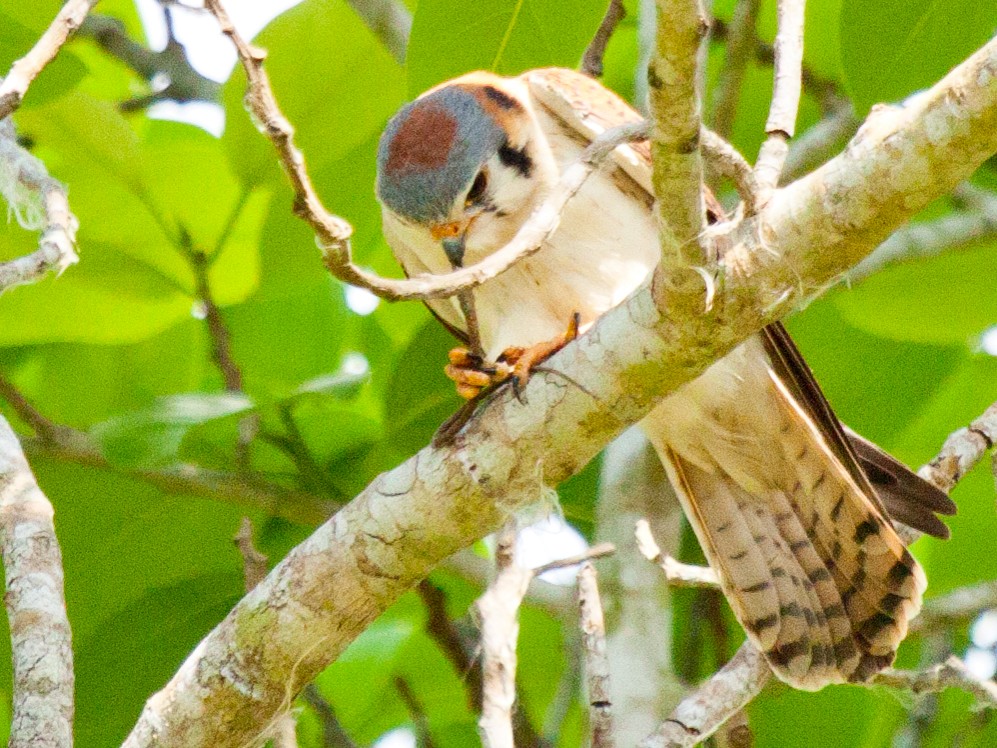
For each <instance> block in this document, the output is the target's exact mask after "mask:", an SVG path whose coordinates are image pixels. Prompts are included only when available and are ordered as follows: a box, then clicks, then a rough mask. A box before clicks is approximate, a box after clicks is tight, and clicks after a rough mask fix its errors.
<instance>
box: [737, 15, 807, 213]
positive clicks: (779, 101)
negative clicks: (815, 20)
mask: <svg viewBox="0 0 997 748" xmlns="http://www.w3.org/2000/svg"><path fill="white" fill-rule="evenodd" d="M777 8H778V11H777V13H778V18H779V31H778V32H777V33H776V37H775V81H774V83H773V87H772V104H771V106H770V107H769V117H768V120H767V121H766V122H765V133H766V135H767V137H766V139H765V142H764V143H762V148H761V150H760V151H759V152H758V160H757V161H756V162H755V179H756V180H757V182H758V187H759V194H758V200H759V202H758V203H757V205H755V206H749V208H751V209H754V210H757V209H758V208H759V207H760V206H762V205H764V204H765V203H766V202H768V199H769V197H771V194H772V191H773V190H775V188H776V186H777V185H778V184H779V176H780V175H781V174H782V167H783V164H785V162H786V156H787V154H788V153H789V139H790V138H791V137H793V134H794V132H795V131H796V113H797V111H798V110H799V108H800V92H801V90H802V87H803V83H802V76H803V16H804V13H803V10H804V0H779V2H778V4H777Z"/></svg>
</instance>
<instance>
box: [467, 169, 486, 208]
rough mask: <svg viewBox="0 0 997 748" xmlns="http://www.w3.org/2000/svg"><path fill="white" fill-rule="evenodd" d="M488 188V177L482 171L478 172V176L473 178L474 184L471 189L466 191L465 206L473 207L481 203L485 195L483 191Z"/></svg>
mask: <svg viewBox="0 0 997 748" xmlns="http://www.w3.org/2000/svg"><path fill="white" fill-rule="evenodd" d="M487 187H488V175H487V174H485V172H484V170H481V171H479V172H478V176H476V177H475V178H474V184H472V185H471V189H470V190H468V193H467V197H466V198H465V200H464V204H465V205H474V204H475V203H479V202H481V198H482V197H484V195H485V189H486V188H487Z"/></svg>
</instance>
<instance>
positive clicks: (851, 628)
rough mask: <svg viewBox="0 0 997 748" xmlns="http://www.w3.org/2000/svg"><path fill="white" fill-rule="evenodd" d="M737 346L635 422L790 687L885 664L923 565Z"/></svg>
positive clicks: (902, 631) (795, 406)
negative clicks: (663, 467) (716, 363)
mask: <svg viewBox="0 0 997 748" xmlns="http://www.w3.org/2000/svg"><path fill="white" fill-rule="evenodd" d="M767 360H768V359H767V358H766V357H765V354H764V352H763V350H762V347H761V345H760V344H758V343H751V342H749V343H748V344H746V345H745V346H743V347H742V348H741V349H738V351H735V354H732V356H731V357H729V359H725V360H724V361H722V362H720V364H718V365H716V366H715V367H713V368H711V369H710V370H709V371H707V372H706V374H705V375H704V376H702V377H700V379H699V380H696V382H694V383H692V385H691V386H687V387H686V388H685V389H684V390H683V391H682V392H681V393H679V394H678V395H676V396H673V397H672V398H669V399H667V400H665V401H664V402H663V403H662V404H661V405H659V406H658V407H657V408H656V409H655V410H654V411H652V413H651V414H650V415H649V416H648V417H647V418H646V419H645V421H644V428H645V430H646V431H647V432H648V436H649V437H650V439H651V441H652V442H653V443H654V445H655V447H656V448H657V450H658V453H659V455H660V456H661V458H662V462H663V463H664V464H665V467H666V469H667V471H668V474H669V477H670V478H671V480H672V483H673V484H674V486H675V488H676V491H677V492H678V494H679V497H680V499H681V501H682V503H683V506H684V508H685V510H686V514H687V515H688V517H689V520H690V523H691V524H692V526H693V528H694V530H695V532H696V535H697V537H698V538H699V540H700V544H701V545H702V547H703V550H704V552H705V553H706V556H707V558H708V559H709V561H710V564H711V565H712V566H713V567H714V569H716V571H717V573H718V576H719V578H720V581H721V585H722V587H723V589H724V592H725V594H726V596H727V598H728V600H729V601H730V603H731V607H732V609H733V611H734V614H735V615H736V616H737V618H738V620H739V621H740V622H741V624H742V625H743V626H744V628H745V631H746V632H747V634H748V636H749V638H750V639H751V640H752V641H754V642H755V644H756V645H757V646H758V647H759V649H760V650H761V651H762V652H764V654H765V656H766V657H767V659H768V661H769V663H770V665H771V666H772V669H773V671H774V672H775V673H776V674H777V675H778V676H779V677H780V678H781V679H782V680H785V681H786V682H788V683H790V684H791V685H794V686H796V687H798V688H803V689H808V690H815V689H818V688H821V687H822V686H824V685H827V684H828V683H841V682H847V681H861V680H865V679H867V678H868V677H870V676H871V675H872V674H874V673H876V672H878V671H879V670H881V669H882V668H883V667H885V666H887V665H889V664H890V663H891V662H892V661H893V658H894V656H895V654H896V650H897V647H898V646H899V644H900V642H901V641H902V640H903V638H904V637H905V636H906V634H907V627H908V623H909V621H910V620H911V618H913V617H914V616H915V615H917V612H918V611H919V610H920V607H921V596H922V593H923V592H924V588H925V586H926V580H925V577H924V573H923V571H922V570H921V568H920V566H918V564H917V562H916V561H915V560H914V558H913V556H911V554H910V553H909V551H908V550H907V549H906V547H905V546H904V544H903V542H902V541H901V539H900V538H899V536H898V535H897V534H896V532H895V531H894V530H893V527H892V525H891V524H890V523H889V520H888V519H887V518H886V516H885V514H884V512H883V510H882V505H881V504H880V502H879V500H878V498H877V497H876V495H875V492H874V490H873V489H872V487H871V486H870V485H869V484H868V481H866V480H863V476H864V474H862V473H861V470H860V469H858V468H857V467H856V466H855V465H850V466H846V465H844V464H842V459H843V457H842V453H841V450H836V449H834V448H833V447H832V446H831V445H830V444H829V443H828V440H826V439H825V437H824V434H823V433H822V432H821V430H820V429H819V428H818V426H817V425H816V423H815V422H814V420H813V419H812V418H811V417H810V416H809V415H808V413H807V411H806V410H805V409H804V408H803V407H802V406H801V405H800V403H799V402H797V400H796V399H795V398H794V397H793V396H792V394H791V393H790V392H789V391H788V390H787V389H786V388H785V387H784V386H783V384H782V382H781V381H780V379H779V377H778V376H776V375H774V373H773V372H772V369H771V367H769V366H768V365H767V363H766V362H767Z"/></svg>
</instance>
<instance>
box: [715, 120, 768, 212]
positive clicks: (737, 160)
mask: <svg viewBox="0 0 997 748" xmlns="http://www.w3.org/2000/svg"><path fill="white" fill-rule="evenodd" d="M701 145H702V148H703V157H704V159H705V160H706V162H707V164H708V165H709V166H710V167H711V168H712V169H713V171H714V172H716V173H717V174H718V175H720V176H722V177H727V178H728V179H729V180H730V181H732V182H733V183H734V188H735V189H736V190H737V194H738V196H739V197H740V198H741V201H742V202H743V203H744V204H745V205H752V204H753V203H754V201H755V200H756V193H757V191H758V186H757V184H756V183H755V174H754V172H753V171H752V170H751V164H749V163H748V162H747V160H745V158H744V156H742V155H741V153H740V151H738V150H737V149H736V148H735V147H734V146H733V145H731V144H730V143H729V142H727V141H726V140H725V139H724V138H723V137H721V136H720V135H718V134H717V133H715V132H713V131H712V130H710V129H708V128H706V127H704V128H703V130H702V142H701Z"/></svg>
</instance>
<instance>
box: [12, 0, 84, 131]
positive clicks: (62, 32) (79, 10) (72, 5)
mask: <svg viewBox="0 0 997 748" xmlns="http://www.w3.org/2000/svg"><path fill="white" fill-rule="evenodd" d="M96 4H97V0H69V2H67V3H66V4H65V5H63V6H62V9H61V10H60V11H59V14H58V15H57V16H56V17H55V20H53V21H52V23H51V25H50V26H49V27H48V28H47V29H46V30H45V33H44V34H42V36H41V38H40V39H39V40H38V41H37V42H36V43H35V46H33V47H32V48H31V49H30V50H29V52H28V53H27V54H26V55H25V56H24V57H22V58H21V59H20V60H15V61H14V64H13V65H11V67H10V72H9V73H7V76H6V77H5V78H4V79H3V81H0V120H2V119H4V118H5V117H7V116H8V115H9V114H10V113H11V112H13V111H14V110H15V109H17V108H18V107H19V106H20V105H21V102H22V101H23V100H24V94H26V93H27V92H28V87H29V86H30V85H31V82H32V81H33V80H34V79H35V78H37V77H38V74H39V73H40V72H41V71H42V70H43V69H44V68H45V66H46V65H48V64H49V63H50V62H51V61H52V60H53V59H54V58H55V56H56V55H57V54H59V50H60V49H62V45H63V44H65V43H66V41H67V40H68V39H69V37H70V36H72V35H73V32H74V31H76V29H78V28H79V27H80V24H82V23H83V19H84V18H86V17H87V13H89V12H90V9H91V8H93V6H95V5H96Z"/></svg>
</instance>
